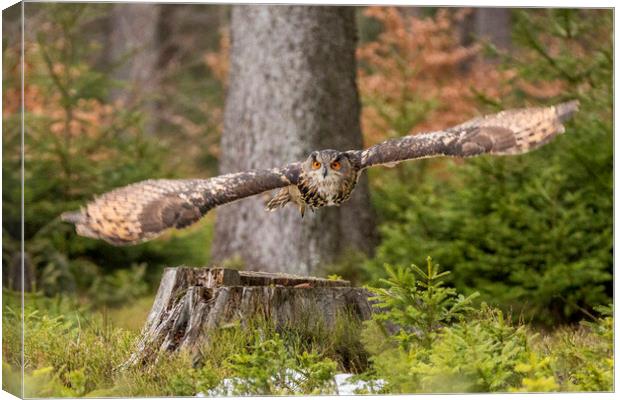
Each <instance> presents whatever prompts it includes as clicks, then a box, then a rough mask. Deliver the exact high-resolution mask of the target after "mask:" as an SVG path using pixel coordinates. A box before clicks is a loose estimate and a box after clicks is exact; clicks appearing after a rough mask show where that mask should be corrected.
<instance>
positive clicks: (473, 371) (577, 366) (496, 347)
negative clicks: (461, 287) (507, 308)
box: [362, 261, 613, 393]
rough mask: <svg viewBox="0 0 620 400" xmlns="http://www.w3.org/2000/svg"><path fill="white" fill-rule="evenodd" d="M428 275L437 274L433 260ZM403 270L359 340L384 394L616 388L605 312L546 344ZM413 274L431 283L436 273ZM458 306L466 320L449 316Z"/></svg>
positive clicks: (498, 314)
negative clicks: (369, 355) (586, 329)
mask: <svg viewBox="0 0 620 400" xmlns="http://www.w3.org/2000/svg"><path fill="white" fill-rule="evenodd" d="M428 270H429V271H433V270H434V271H435V274H436V273H437V272H436V267H435V266H432V264H431V263H430V261H429V267H428ZM398 271H400V272H399V273H394V269H392V268H389V270H388V274H389V275H391V276H392V278H391V279H390V280H386V281H385V283H386V284H387V285H388V287H387V288H385V289H375V291H376V292H378V293H380V296H379V297H382V298H383V299H384V300H383V301H380V302H379V303H377V304H376V307H377V308H378V310H377V311H378V312H377V313H376V314H375V315H374V316H373V319H372V321H369V322H368V323H366V327H365V329H364V332H363V335H362V336H363V340H364V345H365V347H366V349H367V350H368V351H369V352H370V354H371V357H370V360H371V363H372V368H371V369H370V370H369V371H368V372H366V374H365V375H366V376H367V377H370V378H372V379H374V380H376V379H383V380H385V381H386V382H387V383H386V385H385V386H384V387H383V388H382V389H381V392H387V393H420V392H422V393H424V392H498V391H500V392H506V391H527V392H534V391H535V392H546V391H571V390H593V391H601V390H606V391H608V390H611V388H612V384H613V378H612V376H613V359H612V354H613V351H612V347H611V346H612V343H613V338H612V334H611V332H612V325H613V322H612V319H611V317H610V314H609V312H608V311H607V312H604V313H603V317H602V318H600V319H597V320H596V322H592V323H587V324H586V326H587V327H588V329H589V331H583V330H573V329H566V330H565V331H561V332H560V333H557V334H554V335H553V337H551V338H544V339H543V340H541V339H540V338H539V335H538V334H535V333H533V332H532V331H531V330H530V328H528V327H527V326H526V325H522V324H519V325H513V324H512V323H511V322H510V318H505V317H504V314H503V313H502V311H500V310H499V309H496V308H493V307H490V306H488V305H486V304H485V303H483V304H482V305H481V306H480V307H479V308H477V309H474V308H472V307H469V306H468V307H463V304H467V301H466V299H465V298H463V297H462V296H458V295H456V293H454V292H452V291H450V293H451V294H450V295H448V296H446V290H447V289H445V288H442V285H441V284H440V283H438V282H435V283H432V284H427V285H420V284H418V283H417V282H416V280H415V279H414V277H413V276H412V274H410V273H408V272H403V271H407V270H406V269H398ZM412 271H413V272H414V273H415V275H417V276H418V277H419V278H422V279H427V281H428V277H429V276H432V275H431V273H430V272H428V273H425V272H424V271H421V270H419V269H417V268H414V267H412ZM425 276H426V277H427V278H425ZM437 299H444V301H440V302H438V301H437ZM438 304H442V306H440V307H438V306H437V305H438ZM455 308H457V309H460V310H461V312H460V313H459V315H460V317H461V318H446V316H448V315H450V314H449V311H450V310H453V309H455ZM420 310H426V312H420ZM430 310H437V311H439V312H429V311H430ZM389 324H393V325H396V326H397V327H398V329H393V328H392V329H390V328H389ZM386 327H387V329H386ZM424 327H432V328H431V329H429V330H430V331H431V332H432V334H425V330H424V329H425V328H424ZM582 329H583V328H582ZM403 332H406V334H405V335H403ZM412 338H413V340H412Z"/></svg>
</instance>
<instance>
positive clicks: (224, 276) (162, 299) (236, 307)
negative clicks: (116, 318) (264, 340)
mask: <svg viewBox="0 0 620 400" xmlns="http://www.w3.org/2000/svg"><path fill="white" fill-rule="evenodd" d="M369 296H370V292H368V291H367V290H365V289H362V288H354V287H351V285H350V283H349V282H348V281H344V280H328V279H322V278H313V277H301V276H295V275H289V274H282V273H266V272H250V271H236V270H231V269H223V268H190V267H176V268H166V270H165V271H164V275H163V277H162V280H161V283H160V285H159V290H158V292H157V295H156V297H155V301H154V303H153V307H152V308H151V311H150V313H149V315H148V318H147V320H146V324H145V326H144V328H143V329H142V334H141V338H140V339H139V341H138V344H137V348H136V350H135V351H134V353H133V354H132V355H131V357H130V358H129V360H127V362H126V363H125V364H124V366H130V365H136V364H143V365H144V364H147V363H149V362H150V361H152V360H154V359H155V358H156V357H157V355H158V354H159V353H161V352H165V351H168V352H170V351H176V350H179V349H190V350H194V349H197V346H198V345H200V344H201V343H204V341H205V340H208V336H209V332H210V331H211V330H213V329H215V328H217V327H219V326H222V325H226V324H228V323H231V322H239V323H240V324H241V325H242V326H245V325H246V323H247V322H248V321H252V320H254V319H256V318H260V319H262V320H265V321H269V322H271V323H273V324H274V326H275V327H276V328H284V327H286V326H291V325H292V326H295V325H297V324H309V323H310V324H311V323H321V324H323V326H324V327H326V328H327V329H330V328H333V327H334V326H335V323H336V318H337V317H338V315H340V314H341V313H347V314H348V315H353V316H355V317H357V318H359V319H360V320H366V319H368V318H370V316H371V313H372V307H371V304H370V303H369V301H368V297H369Z"/></svg>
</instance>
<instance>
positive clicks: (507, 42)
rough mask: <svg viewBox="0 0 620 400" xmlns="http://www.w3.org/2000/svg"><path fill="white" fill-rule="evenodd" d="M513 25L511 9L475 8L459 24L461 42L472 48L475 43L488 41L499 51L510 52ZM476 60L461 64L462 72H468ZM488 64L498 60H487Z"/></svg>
mask: <svg viewBox="0 0 620 400" xmlns="http://www.w3.org/2000/svg"><path fill="white" fill-rule="evenodd" d="M511 29H512V25H511V22H510V9H509V8H474V9H472V12H471V13H470V14H469V15H467V16H466V17H465V18H464V19H463V20H462V21H461V23H460V24H459V30H458V32H459V36H460V42H461V44H462V45H463V46H471V45H472V44H473V43H474V42H475V41H479V40H482V41H487V42H488V43H490V44H492V45H493V46H494V47H495V48H496V49H497V50H499V51H509V50H510V48H511V44H512V39H511ZM473 61H475V59H473V58H471V59H468V60H466V61H464V62H463V63H461V66H460V67H461V71H463V72H467V71H468V70H469V69H470V68H471V66H472V62H473ZM485 61H486V62H494V61H497V59H496V58H489V57H487V58H486V59H485Z"/></svg>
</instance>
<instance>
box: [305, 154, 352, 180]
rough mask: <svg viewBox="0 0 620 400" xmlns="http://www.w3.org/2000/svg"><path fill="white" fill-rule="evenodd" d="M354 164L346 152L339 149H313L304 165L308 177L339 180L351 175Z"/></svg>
mask: <svg viewBox="0 0 620 400" xmlns="http://www.w3.org/2000/svg"><path fill="white" fill-rule="evenodd" d="M352 167H353V166H352V165H351V161H350V160H349V157H348V156H347V154H346V153H343V152H341V151H337V150H321V151H313V152H312V153H311V154H310V156H309V157H308V158H307V159H306V161H305V162H304V165H303V171H304V173H305V175H306V177H308V178H310V179H312V180H314V181H315V182H323V181H338V180H341V179H344V178H345V177H348V176H350V175H351V172H352Z"/></svg>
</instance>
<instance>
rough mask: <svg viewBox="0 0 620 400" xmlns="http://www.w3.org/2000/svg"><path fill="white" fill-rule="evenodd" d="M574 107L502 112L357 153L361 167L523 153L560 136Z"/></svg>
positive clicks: (576, 107)
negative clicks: (417, 160) (437, 158)
mask: <svg viewBox="0 0 620 400" xmlns="http://www.w3.org/2000/svg"><path fill="white" fill-rule="evenodd" d="M578 107H579V102H578V101H570V102H566V103H562V104H558V105H555V106H551V107H539V108H523V109H517V110H508V111H502V112H500V113H498V114H494V115H489V116H486V117H479V118H474V119H472V120H470V121H467V122H465V123H463V124H461V125H458V126H455V127H452V128H449V129H446V130H442V131H437V132H430V133H421V134H417V135H413V136H405V137H402V138H397V139H391V140H387V141H385V142H383V143H379V144H377V145H375V146H372V147H370V148H369V149H367V150H364V151H361V152H359V156H360V159H361V164H362V168H368V167H371V166H374V165H388V166H393V165H394V164H395V163H398V162H401V161H405V160H412V159H417V158H427V157H436V156H454V157H471V156H476V155H479V154H485V153H488V154H497V155H512V154H522V153H526V152H528V151H530V150H534V149H536V148H538V147H540V146H542V145H543V144H545V143H548V142H549V141H550V140H552V139H553V138H554V137H555V136H557V135H558V134H561V133H563V132H564V125H563V122H565V121H566V120H567V119H568V118H569V117H570V116H571V115H572V114H573V113H574V112H575V111H577V109H578Z"/></svg>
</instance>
